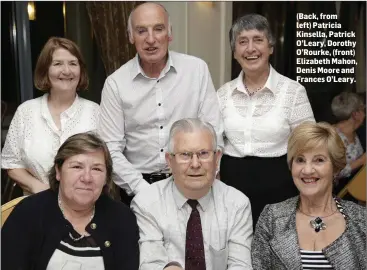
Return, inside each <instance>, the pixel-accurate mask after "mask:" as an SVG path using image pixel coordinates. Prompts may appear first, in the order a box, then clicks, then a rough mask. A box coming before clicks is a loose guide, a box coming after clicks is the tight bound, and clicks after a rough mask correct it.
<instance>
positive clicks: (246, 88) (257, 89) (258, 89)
mask: <svg viewBox="0 0 367 270" xmlns="http://www.w3.org/2000/svg"><path fill="white" fill-rule="evenodd" d="M244 86H245V90H246V91H247V93H248V94H249V96H250V97H251V96H253V95H254V94H255V93H256V92H258V91H260V90H261V89H263V86H261V87H259V88H256V89H255V90H254V91H253V92H250V90H249V89H248V87H247V84H246V83H244Z"/></svg>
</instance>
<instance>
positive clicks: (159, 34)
mask: <svg viewBox="0 0 367 270" xmlns="http://www.w3.org/2000/svg"><path fill="white" fill-rule="evenodd" d="M131 16H132V18H131V28H132V29H131V31H132V33H131V35H130V42H131V43H132V44H134V45H135V48H136V51H137V52H138V54H139V57H140V60H141V62H142V64H160V63H165V61H166V56H167V52H168V44H169V42H170V41H171V40H172V38H171V36H170V35H169V29H168V28H169V25H168V16H167V14H166V12H165V11H164V9H163V8H162V7H161V6H159V5H157V4H153V3H145V4H142V5H140V6H139V7H138V8H137V9H136V10H135V11H134V12H133V14H132V15H131Z"/></svg>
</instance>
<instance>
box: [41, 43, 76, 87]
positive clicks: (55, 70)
mask: <svg viewBox="0 0 367 270" xmlns="http://www.w3.org/2000/svg"><path fill="white" fill-rule="evenodd" d="M48 78H49V80H50V83H51V92H52V91H74V92H76V88H77V86H78V83H79V80H80V66H79V61H78V58H76V57H75V56H74V55H72V54H71V53H70V52H69V51H68V50H66V49H63V48H59V49H57V50H55V51H54V53H53V54H52V62H51V65H50V67H49V69H48Z"/></svg>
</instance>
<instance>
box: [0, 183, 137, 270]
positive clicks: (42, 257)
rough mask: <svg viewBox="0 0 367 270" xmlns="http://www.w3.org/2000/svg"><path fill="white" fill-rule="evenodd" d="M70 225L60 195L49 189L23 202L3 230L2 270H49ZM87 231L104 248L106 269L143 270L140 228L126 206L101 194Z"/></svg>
mask: <svg viewBox="0 0 367 270" xmlns="http://www.w3.org/2000/svg"><path fill="white" fill-rule="evenodd" d="M93 223H94V224H95V225H96V226H91V224H93ZM70 226H72V225H71V224H70V223H69V222H68V221H67V220H66V219H64V217H63V215H62V213H61V211H60V208H59V206H58V202H57V193H55V192H53V191H51V190H46V191H43V192H40V193H38V194H35V195H31V196H29V197H27V198H25V199H23V200H22V201H21V202H20V203H19V204H18V205H17V206H16V207H15V208H14V210H13V212H12V213H11V214H10V216H9V218H8V219H7V220H6V222H5V224H4V226H3V227H2V230H1V269H7V270H26V269H29V270H31V269H32V270H33V269H37V270H38V269H39V270H41V269H42V270H45V269H46V267H47V264H48V262H49V260H50V258H51V256H52V255H53V253H54V251H55V249H56V248H57V246H58V245H59V243H60V241H61V240H62V239H63V238H64V237H65V236H67V235H68V233H69V231H70V230H69V228H70ZM86 230H87V231H88V233H90V234H91V235H92V237H93V239H94V240H95V241H96V243H97V244H98V246H99V247H100V248H101V253H102V256H103V261H104V266H105V269H106V270H121V269H124V270H125V269H126V270H137V269H138V268H139V244H138V240H139V229H138V225H137V222H136V218H135V215H134V214H133V212H132V211H131V210H130V209H129V208H128V207H127V206H126V205H124V204H123V203H121V202H117V201H113V200H112V199H110V198H109V197H107V196H105V195H101V196H100V198H99V199H98V200H97V201H96V208H95V215H94V217H93V219H92V221H91V223H90V224H89V225H88V227H87V229H86ZM106 241H109V242H110V245H109V246H108V244H107V245H105V243H106Z"/></svg>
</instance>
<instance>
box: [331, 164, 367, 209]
mask: <svg viewBox="0 0 367 270" xmlns="http://www.w3.org/2000/svg"><path fill="white" fill-rule="evenodd" d="M347 193H349V194H350V195H352V196H353V197H354V198H355V199H357V200H358V201H360V202H366V165H365V166H363V167H362V168H361V169H360V170H359V172H358V173H357V174H356V175H355V176H354V177H353V179H352V180H350V182H349V183H348V184H347V185H346V186H345V187H344V188H343V189H342V190H341V191H340V192H339V194H338V197H340V198H342V197H344V196H345V195H346V194H347Z"/></svg>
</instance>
